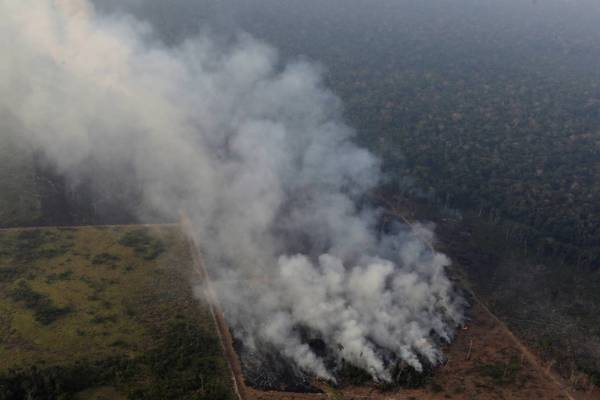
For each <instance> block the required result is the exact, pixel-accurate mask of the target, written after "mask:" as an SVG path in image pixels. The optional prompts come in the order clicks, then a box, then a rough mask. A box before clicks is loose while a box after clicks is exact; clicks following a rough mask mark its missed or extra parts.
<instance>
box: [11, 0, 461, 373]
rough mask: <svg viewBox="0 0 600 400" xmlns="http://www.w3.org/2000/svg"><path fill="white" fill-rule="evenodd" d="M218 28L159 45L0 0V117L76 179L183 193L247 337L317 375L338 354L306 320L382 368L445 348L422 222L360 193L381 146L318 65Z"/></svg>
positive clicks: (439, 292) (180, 197) (328, 369)
mask: <svg viewBox="0 0 600 400" xmlns="http://www.w3.org/2000/svg"><path fill="white" fill-rule="evenodd" d="M219 43H220V42H219V41H218V40H213V39H211V37H210V35H202V36H200V37H194V38H190V39H188V40H186V41H184V42H183V43H181V44H180V45H178V46H177V47H168V46H166V45H164V44H161V43H160V42H159V41H157V40H155V39H154V35H153V33H152V29H151V28H150V27H149V26H147V25H146V24H144V23H142V22H139V21H136V20H135V19H134V18H132V17H130V16H127V15H120V16H114V15H113V16H111V17H107V16H101V15H98V14H96V13H95V12H94V10H93V7H92V6H91V5H90V4H89V3H88V2H86V1H84V0H2V1H0V50H1V51H2V55H3V59H2V62H0V95H1V97H0V113H1V115H2V120H1V121H0V127H1V131H2V132H7V131H12V132H14V131H16V132H18V133H19V135H20V136H22V137H23V138H26V139H27V140H28V141H29V142H30V143H31V144H32V145H33V146H34V147H35V148H36V149H39V150H41V151H43V153H44V154H45V155H46V156H47V157H48V158H49V159H51V160H53V162H54V163H55V164H56V166H57V168H59V170H60V171H61V172H62V173H64V174H66V175H68V176H71V177H73V178H74V179H76V178H77V177H80V176H82V175H85V176H87V177H88V178H91V179H92V180H97V181H102V180H103V179H105V178H106V177H107V176H110V177H112V179H117V180H119V179H121V184H122V185H123V188H124V189H123V190H126V189H128V188H129V187H132V186H135V187H138V188H140V190H141V191H142V193H143V198H144V203H145V207H142V208H141V210H140V212H141V213H143V210H144V209H148V210H158V211H159V212H160V213H161V214H163V215H164V216H165V217H170V218H173V217H175V216H176V215H177V213H178V212H179V210H181V209H185V210H187V212H188V213H189V215H190V217H191V219H192V222H193V226H194V229H195V231H196V234H197V237H198V239H199V241H200V242H201V245H202V248H203V251H204V252H205V254H206V262H207V266H208V267H209V269H210V271H211V274H212V275H213V276H214V277H215V281H216V282H215V287H216V288H217V293H218V297H219V301H220V302H221V305H222V307H223V308H224V311H225V314H226V317H227V319H228V322H229V323H230V325H231V326H232V327H233V329H234V332H236V334H237V335H238V336H239V337H240V338H241V339H242V340H243V341H244V343H245V345H246V346H248V348H251V349H254V350H255V351H260V349H259V348H258V346H259V345H258V344H259V343H267V344H269V345H270V346H274V347H275V348H276V349H278V350H279V351H280V352H281V354H283V355H284V356H285V357H288V358H289V359H291V360H293V361H294V362H295V363H296V365H297V366H298V367H299V368H301V369H302V370H304V371H306V372H310V373H314V374H316V375H318V376H320V377H324V378H333V377H334V375H335V371H334V370H332V368H334V367H332V366H331V365H328V364H326V363H325V362H324V361H323V359H322V358H321V357H320V356H319V355H318V354H316V353H315V352H314V351H313V350H312V349H311V347H310V346H308V345H307V344H306V341H305V340H304V338H303V336H302V332H306V331H310V332H312V334H313V335H314V336H316V337H319V339H320V340H322V341H323V342H324V343H325V344H326V345H327V347H328V348H330V349H335V352H336V357H337V358H338V360H341V359H342V358H343V359H345V360H346V361H348V362H351V363H353V364H354V365H356V366H359V367H362V368H364V369H366V370H367V371H369V372H370V373H371V374H372V375H373V377H374V378H375V379H378V380H389V379H390V371H389V370H390V366H391V365H392V364H393V362H396V361H398V360H404V361H405V362H407V363H408V364H409V365H411V366H413V367H414V368H416V369H417V370H418V369H420V368H421V364H422V360H427V361H428V362H431V363H437V362H439V361H440V360H441V359H442V354H441V353H440V351H439V349H438V346H437V344H436V340H434V338H435V337H441V338H443V339H447V340H449V339H450V338H451V337H452V334H453V331H454V329H455V327H456V326H457V324H459V323H460V321H461V319H462V301H461V300H460V298H458V297H457V296H455V294H454V292H453V289H452V285H451V283H450V281H449V280H448V278H447V277H446V275H445V273H444V268H445V266H446V265H448V263H449V261H448V259H447V258H446V257H445V256H444V255H442V254H439V253H435V252H432V251H430V250H429V248H428V247H427V246H425V245H423V241H422V240H420V239H421V238H422V237H423V236H427V237H428V238H429V240H431V239H432V234H431V231H430V230H428V229H427V228H425V227H423V226H420V227H418V230H419V232H418V233H415V230H413V229H406V227H405V228H404V229H403V228H399V229H397V230H396V233H394V234H388V235H384V234H381V233H378V232H377V230H376V223H377V220H378V215H377V211H376V210H374V209H371V208H369V207H366V206H364V205H363V206H361V207H359V206H357V204H358V203H359V200H362V199H363V198H364V196H365V194H366V193H368V192H369V191H370V190H371V189H372V188H374V187H375V186H376V185H377V184H378V181H379V178H380V176H379V162H378V160H377V159H376V158H375V157H374V156H373V155H372V154H370V153H369V152H367V151H366V150H363V149H361V148H359V147H357V146H356V145H354V144H353V143H352V140H351V139H352V136H353V134H354V132H353V131H352V130H351V129H350V128H349V127H348V126H346V125H345V124H344V123H343V122H342V120H341V118H340V114H341V113H340V109H341V105H340V101H339V100H338V99H337V98H336V97H335V96H334V95H333V94H332V93H331V92H329V91H328V90H327V89H326V88H324V87H323V84H322V81H321V77H320V74H319V71H318V70H317V69H316V68H315V67H313V66H311V65H309V64H308V63H305V62H297V63H293V64H289V65H281V63H280V62H279V61H278V59H277V54H276V52H275V51H274V50H273V49H272V48H270V47H268V46H267V45H265V44H263V43H260V42H258V41H256V40H254V39H253V38H252V37H250V36H240V37H239V38H238V39H237V41H236V42H235V43H233V44H229V45H226V46H225V45H222V44H219ZM126 170H127V171H133V172H128V173H127V174H124V173H121V171H126ZM363 203H364V202H363Z"/></svg>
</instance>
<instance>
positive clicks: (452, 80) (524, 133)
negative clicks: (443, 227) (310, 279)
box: [96, 0, 600, 269]
mask: <svg viewBox="0 0 600 400" xmlns="http://www.w3.org/2000/svg"><path fill="white" fill-rule="evenodd" d="M96 3H97V4H98V6H99V7H100V9H102V10H111V9H114V7H117V6H118V7H121V8H122V7H125V8H129V9H130V11H131V10H132V11H133V12H135V13H136V14H137V15H140V16H141V17H143V18H145V19H147V20H149V21H150V22H151V23H152V24H153V25H154V26H155V27H157V28H158V32H159V36H160V38H161V39H162V40H164V41H166V42H170V43H177V42H179V41H181V40H183V39H184V38H185V37H187V36H189V35H190V34H194V33H196V32H199V31H206V30H207V26H209V27H210V28H209V30H212V31H214V32H216V33H217V34H221V35H222V36H223V37H231V36H235V34H236V33H239V32H243V31H247V32H250V33H251V34H253V35H255V36H257V37H258V38H260V39H262V40H265V41H266V42H268V43H271V44H273V45H274V46H275V47H276V48H277V49H278V50H279V52H280V54H281V58H282V60H299V59H309V60H310V61H312V62H316V63H318V64H319V65H321V67H322V68H323V70H324V75H325V78H326V84H327V85H328V86H329V87H330V88H331V89H332V90H333V91H334V92H335V93H336V94H338V95H339V96H340V97H341V99H342V101H343V104H344V112H345V114H346V118H347V120H348V121H349V123H350V125H352V126H353V127H354V128H356V129H357V133H358V140H359V141H360V142H361V143H363V144H365V145H366V146H368V147H370V148H371V149H373V150H375V151H376V153H377V154H379V155H380V156H381V157H382V158H383V159H384V162H385V164H384V168H385V170H386V172H387V176H388V182H387V189H388V190H391V191H392V192H393V193H394V192H403V193H410V194H412V195H415V196H416V197H418V198H420V199H424V200H428V201H432V202H434V203H436V204H440V205H443V206H445V207H451V208H456V209H459V210H461V211H462V212H466V213H475V214H476V215H479V216H483V217H485V218H486V220H492V221H501V222H502V223H503V224H508V225H509V226H510V228H508V231H506V234H507V235H509V236H511V237H513V238H514V240H515V242H516V243H517V244H519V245H522V246H527V247H531V248H533V249H535V250H536V251H537V252H538V253H539V254H540V255H547V256H552V257H558V258H560V259H562V261H563V262H566V263H569V264H571V265H580V266H583V267H591V268H592V269H595V268H598V266H600V225H599V224H597V215H598V214H599V212H600V186H599V185H598V182H599V181H600V179H599V178H600V69H598V68H597V66H598V65H599V63H600V30H599V29H597V26H596V25H597V20H598V17H599V16H600V4H598V3H597V2H593V1H590V0H578V1H576V2H566V1H561V0H549V1H544V2H538V1H516V0H507V1H503V2H495V1H475V0H460V1H458V2H452V3H451V4H450V3H448V2H445V1H441V0H430V1H426V2H414V1H407V0H400V1H390V0H379V1H377V2H375V4H373V2H369V1H361V0H344V1H342V0H336V1H329V2H322V1H318V0H308V1H303V2H294V1H291V0H284V1H276V0H260V1H259V0H250V1H239V0H228V1H224V2H217V1H214V0H202V1H200V2H198V3H194V4H190V3H189V2H186V1H184V0H176V1H174V2H172V3H169V4H168V5H166V4H164V3H162V2H159V1H146V2H143V4H142V3H134V2H130V3H127V2H125V3H118V2H113V1H108V0H97V1H96ZM181 10H185V12H181Z"/></svg>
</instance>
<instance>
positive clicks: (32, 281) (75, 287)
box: [0, 225, 599, 400]
mask: <svg viewBox="0 0 600 400" xmlns="http://www.w3.org/2000/svg"><path fill="white" fill-rule="evenodd" d="M183 231H184V230H183V229H181V227H179V226H177V225H171V226H168V225H165V226H135V225H132V226H98V227H78V228H73V227H63V228H28V229H6V230H0V399H2V400H8V399H13V398H21V397H18V396H19V395H23V394H24V393H33V394H34V395H36V396H43V395H44V394H48V393H52V394H55V395H59V394H61V395H63V396H64V397H62V398H65V399H66V398H73V399H121V398H122V399H125V398H131V399H211V400H213V399H214V400H217V399H235V398H236V397H237V396H238V395H237V394H236V389H237V392H238V393H239V395H240V397H241V398H242V399H248V400H271V399H273V400H283V399H287V400H294V399H299V400H300V399H336V400H341V399H373V400H375V399H390V400H392V399H398V400H400V399H484V400H485V399H531V398H539V399H557V400H558V399H569V398H576V399H595V398H599V393H598V392H597V391H590V390H588V391H585V390H580V391H578V392H576V393H575V394H574V395H572V394H570V392H567V391H565V390H563V384H562V381H560V379H558V380H555V379H554V378H553V377H554V375H553V374H552V373H549V372H548V371H549V369H548V371H546V367H545V366H543V365H541V364H540V363H539V362H538V361H537V358H536V357H535V355H533V354H531V353H529V351H528V350H527V349H526V348H525V347H523V346H522V345H521V344H520V343H519V341H518V340H517V339H516V338H515V337H514V336H512V334H511V333H510V331H508V330H507V328H506V327H505V325H504V324H502V323H501V322H500V321H498V320H497V319H496V318H495V317H494V316H493V315H492V314H491V313H489V311H488V310H487V309H486V308H485V307H484V306H482V305H481V304H480V303H479V302H478V301H476V302H475V306H474V307H473V309H472V321H471V322H470V323H469V324H468V326H467V327H466V329H464V330H461V331H460V332H459V334H458V337H457V339H456V341H455V342H454V343H452V345H450V346H448V347H447V348H446V349H445V352H446V354H447V356H448V362H447V364H446V365H444V366H443V367H440V368H438V369H437V370H436V373H435V375H434V376H433V377H432V378H431V379H430V381H429V382H428V384H427V385H426V386H425V387H424V388H421V389H411V390H408V389H399V390H393V391H381V390H379V389H378V388H377V387H375V386H364V387H344V388H342V389H336V388H332V387H330V386H327V385H326V384H323V383H319V384H318V385H319V387H321V389H322V390H323V393H322V394H300V393H282V392H263V391H257V390H254V389H252V388H249V387H246V386H245V385H244V382H243V377H242V376H241V372H240V369H239V361H238V360H237V356H236V355H235V353H234V352H233V348H232V345H231V336H230V334H229V332H228V330H227V328H226V325H225V323H224V319H223V316H222V313H221V311H220V310H219V309H218V307H215V308H214V309H211V307H209V306H208V304H207V303H205V302H202V301H198V300H196V299H194V296H193V294H192V289H191V284H190V282H192V281H195V282H199V281H201V280H202V279H205V271H204V270H203V268H202V265H201V259H200V254H199V253H198V252H197V250H196V249H194V250H192V251H190V242H189V241H188V239H187V238H186V236H185V234H184V233H183ZM215 319H216V321H217V324H215ZM219 321H220V322H219ZM220 342H221V343H220ZM223 347H224V348H225V351H223ZM236 365H237V368H236ZM231 366H233V370H234V376H235V377H236V378H237V379H236V381H237V382H236V383H237V385H238V387H237V388H236V387H234V384H233V382H232V379H231V376H232V374H231V371H230V368H231ZM28 390H29V392H27V391H28ZM19 391H20V392H19ZM570 396H573V397H570ZM33 398H40V397H33Z"/></svg>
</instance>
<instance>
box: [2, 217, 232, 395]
mask: <svg viewBox="0 0 600 400" xmlns="http://www.w3.org/2000/svg"><path fill="white" fill-rule="evenodd" d="M192 274H193V270H192V263H191V257H190V255H189V248H188V243H187V241H186V240H185V237H184V236H183V235H182V233H181V232H180V231H179V229H178V228H176V227H161V228H139V227H119V228H117V227H94V228H78V229H69V228H64V229H56V228H49V229H34V230H10V231H3V232H1V233H0V399H1V400H8V399H20V398H34V399H37V398H44V399H46V398H48V399H127V398H129V399H211V400H213V399H214V400H217V399H232V398H233V392H232V388H231V380H230V375H229V372H228V368H227V364H226V361H225V359H224V358H223V355H222V350H221V346H220V343H219V339H218V336H217V334H216V331H215V327H214V325H213V321H212V318H211V316H210V311H209V308H208V307H207V305H206V304H203V303H202V302H200V301H198V300H196V299H194V297H193V294H192V289H191V285H190V278H193V275H192ZM196 279H197V278H196Z"/></svg>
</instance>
